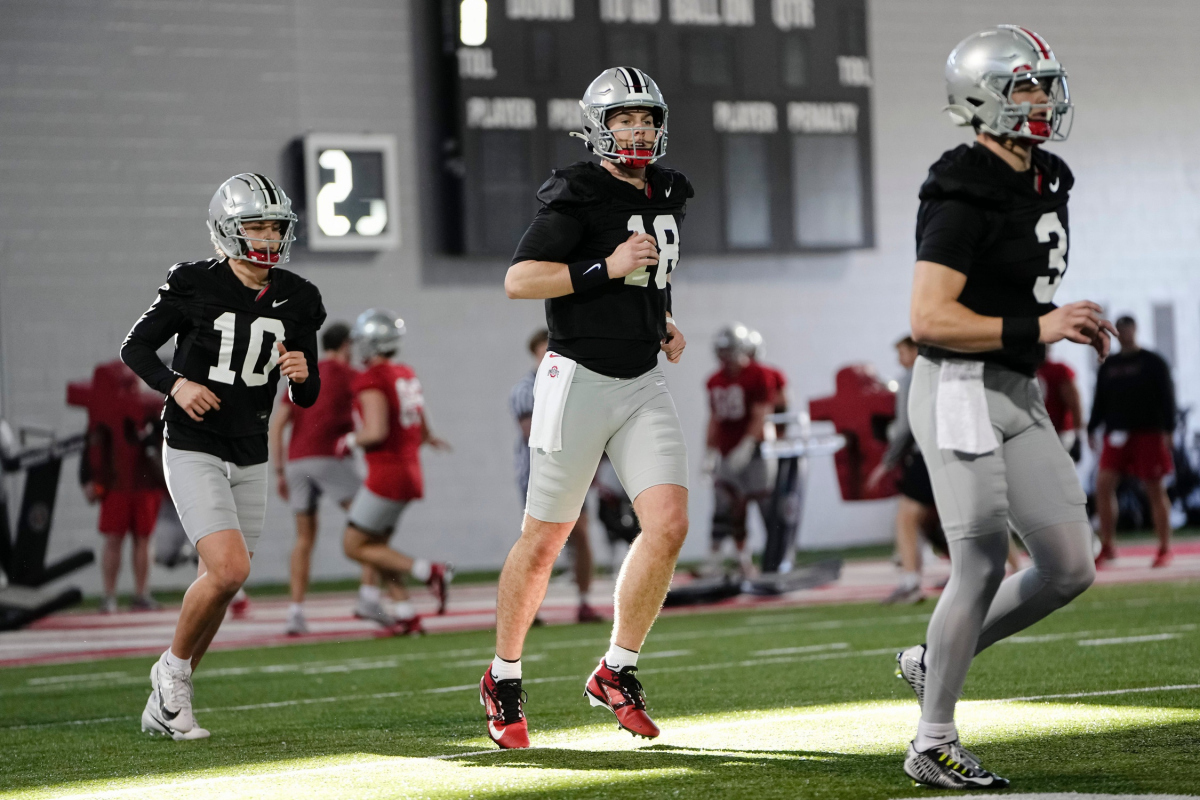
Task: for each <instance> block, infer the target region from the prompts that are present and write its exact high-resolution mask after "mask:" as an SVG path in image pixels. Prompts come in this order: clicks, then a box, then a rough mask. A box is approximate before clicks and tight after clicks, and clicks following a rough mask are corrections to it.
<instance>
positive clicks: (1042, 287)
mask: <svg viewBox="0 0 1200 800" xmlns="http://www.w3.org/2000/svg"><path fill="white" fill-rule="evenodd" d="M1033 232H1034V233H1036V234H1037V240H1038V241H1039V242H1041V243H1042V244H1049V243H1050V234H1054V235H1055V236H1056V237H1057V241H1055V243H1054V247H1051V248H1050V263H1049V264H1048V265H1047V266H1049V267H1050V269H1052V270H1054V274H1053V275H1041V276H1039V277H1038V279H1037V280H1036V281H1034V283H1033V296H1034V297H1036V298H1037V301H1038V302H1039V303H1052V302H1054V293H1055V292H1057V291H1058V285H1059V284H1060V283H1062V277H1063V274H1064V273H1065V272H1066V271H1067V232H1066V231H1065V230H1063V226H1062V222H1060V221H1059V219H1058V214H1057V213H1055V212H1053V211H1047V212H1046V213H1045V214H1042V218H1041V219H1039V220H1038V221H1037V226H1036V227H1034V229H1033Z"/></svg>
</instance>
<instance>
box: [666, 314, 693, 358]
mask: <svg viewBox="0 0 1200 800" xmlns="http://www.w3.org/2000/svg"><path fill="white" fill-rule="evenodd" d="M685 347H687V339H685V338H683V334H682V333H680V332H679V328H676V327H675V323H673V322H668V323H667V338H665V339H663V340H662V351H663V352H664V353H666V354H667V361H670V362H671V363H672V364H678V363H679V357H680V356H682V355H683V348H685Z"/></svg>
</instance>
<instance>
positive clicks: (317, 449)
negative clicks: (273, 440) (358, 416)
mask: <svg viewBox="0 0 1200 800" xmlns="http://www.w3.org/2000/svg"><path fill="white" fill-rule="evenodd" d="M317 368H318V369H319V370H320V371H321V394H319V395H318V396H317V402H315V403H313V404H312V405H311V406H310V407H309V408H303V407H302V406H298V405H296V404H295V403H293V402H292V398H291V397H289V396H288V393H287V392H284V394H283V402H284V403H286V404H287V405H289V406H291V407H292V438H291V439H290V440H289V441H288V461H295V460H296V459H297V458H312V457H314V456H332V455H333V454H334V449H335V448H336V446H337V440H338V439H340V438H341V437H342V436H343V435H345V434H347V433H349V432H350V431H352V430H354V418H353V416H352V415H351V407H352V406H353V403H354V390H353V384H354V378H355V376H357V375H358V371H357V370H355V369H354V368H353V367H351V366H348V365H346V364H343V363H342V362H341V361H338V360H336V359H332V358H326V359H323V360H322V361H321V362H320V363H318V364H317Z"/></svg>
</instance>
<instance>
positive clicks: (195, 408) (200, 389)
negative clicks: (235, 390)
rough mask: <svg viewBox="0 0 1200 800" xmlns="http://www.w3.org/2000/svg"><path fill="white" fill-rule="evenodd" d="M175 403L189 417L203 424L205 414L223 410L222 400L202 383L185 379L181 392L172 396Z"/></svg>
mask: <svg viewBox="0 0 1200 800" xmlns="http://www.w3.org/2000/svg"><path fill="white" fill-rule="evenodd" d="M171 399H172V400H174V401H175V405H177V406H179V407H180V408H182V409H183V410H184V411H186V412H187V415H188V416H189V417H191V418H192V419H194V420H196V422H203V421H204V419H203V417H204V412H206V411H212V410H213V409H216V410H217V411H220V410H221V398H219V397H217V396H216V395H215V394H213V393H212V390H211V389H209V388H208V387H207V386H205V385H204V384H202V383H196V382H195V381H189V380H187V379H186V378H185V379H183V384H182V385H180V387H179V390H178V391H176V392H175V394H174V395H172V396H171Z"/></svg>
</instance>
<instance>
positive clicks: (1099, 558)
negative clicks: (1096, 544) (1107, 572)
mask: <svg viewBox="0 0 1200 800" xmlns="http://www.w3.org/2000/svg"><path fill="white" fill-rule="evenodd" d="M1116 560H1117V548H1115V547H1101V548H1100V552H1099V553H1098V554H1097V555H1096V569H1104V567H1106V566H1110V563H1109V562H1112V561H1116Z"/></svg>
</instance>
